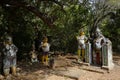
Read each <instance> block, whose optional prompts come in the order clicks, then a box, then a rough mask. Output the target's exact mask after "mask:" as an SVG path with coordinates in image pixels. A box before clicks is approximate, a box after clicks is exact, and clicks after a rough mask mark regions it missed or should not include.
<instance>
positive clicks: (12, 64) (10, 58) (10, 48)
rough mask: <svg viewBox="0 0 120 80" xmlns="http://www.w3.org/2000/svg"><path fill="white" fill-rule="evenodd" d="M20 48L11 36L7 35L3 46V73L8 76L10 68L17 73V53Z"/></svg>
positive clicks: (14, 73)
mask: <svg viewBox="0 0 120 80" xmlns="http://www.w3.org/2000/svg"><path fill="white" fill-rule="evenodd" d="M17 51H18V48H17V47H16V46H15V45H14V44H13V42H12V38H11V37H10V36H8V37H6V40H5V43H4V48H3V55H4V57H3V74H4V75H5V76H8V75H9V73H10V69H11V72H12V74H13V75H16V59H17V56H16V53H17Z"/></svg>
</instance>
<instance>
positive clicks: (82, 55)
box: [76, 31, 87, 62]
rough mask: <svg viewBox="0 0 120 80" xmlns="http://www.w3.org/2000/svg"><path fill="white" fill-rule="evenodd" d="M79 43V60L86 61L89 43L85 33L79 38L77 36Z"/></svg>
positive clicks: (81, 33)
mask: <svg viewBox="0 0 120 80" xmlns="http://www.w3.org/2000/svg"><path fill="white" fill-rule="evenodd" d="M76 38H77V41H78V59H79V60H80V61H83V62H84V61H85V43H86V41H87V37H86V36H85V33H84V32H83V31H81V32H80V34H79V36H76Z"/></svg>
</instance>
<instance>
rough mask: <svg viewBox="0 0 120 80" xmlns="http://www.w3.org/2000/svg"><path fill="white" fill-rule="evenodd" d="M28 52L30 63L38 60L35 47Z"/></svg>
mask: <svg viewBox="0 0 120 80" xmlns="http://www.w3.org/2000/svg"><path fill="white" fill-rule="evenodd" d="M29 54H30V59H31V62H32V63H34V62H38V57H37V54H36V51H35V49H32V51H30V53H29Z"/></svg>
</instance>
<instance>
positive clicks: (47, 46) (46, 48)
mask: <svg viewBox="0 0 120 80" xmlns="http://www.w3.org/2000/svg"><path fill="white" fill-rule="evenodd" d="M41 47H42V51H43V52H42V63H45V64H46V65H48V53H49V51H50V44H49V43H48V38H47V37H45V38H44V39H43V41H42V43H41Z"/></svg>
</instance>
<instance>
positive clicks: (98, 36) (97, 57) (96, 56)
mask: <svg viewBox="0 0 120 80" xmlns="http://www.w3.org/2000/svg"><path fill="white" fill-rule="evenodd" d="M104 43H105V37H104V36H103V35H102V32H101V31H100V29H98V28H97V30H96V32H95V39H94V46H93V47H94V53H93V63H94V64H97V65H102V57H101V55H102V46H103V44H104Z"/></svg>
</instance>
